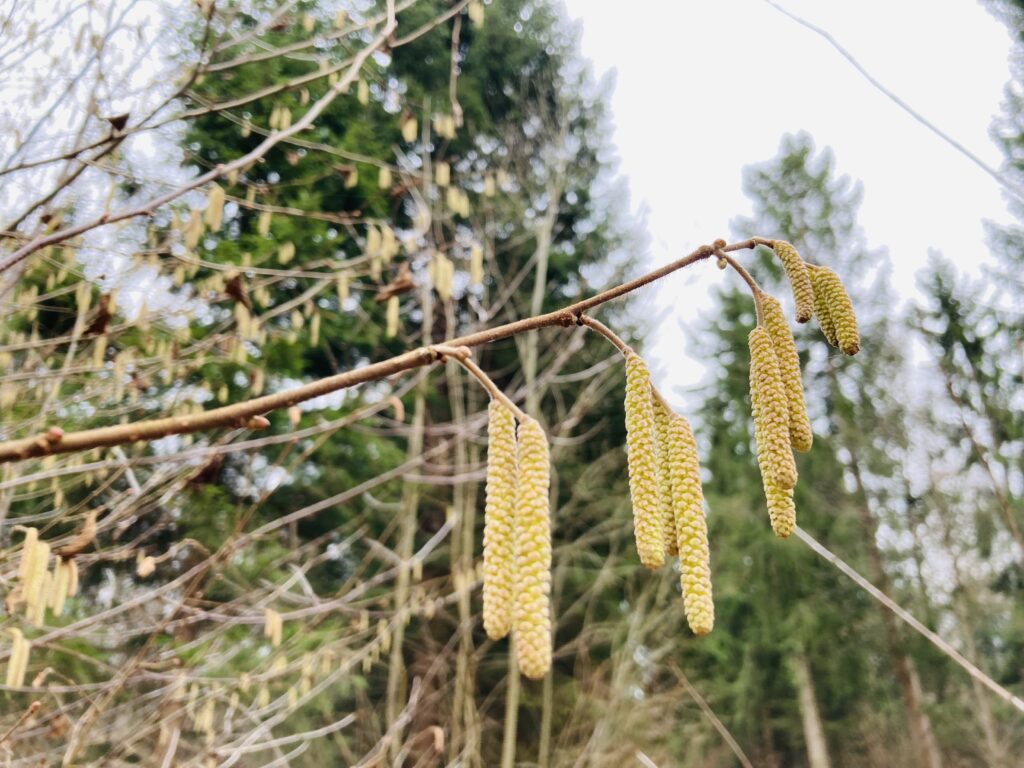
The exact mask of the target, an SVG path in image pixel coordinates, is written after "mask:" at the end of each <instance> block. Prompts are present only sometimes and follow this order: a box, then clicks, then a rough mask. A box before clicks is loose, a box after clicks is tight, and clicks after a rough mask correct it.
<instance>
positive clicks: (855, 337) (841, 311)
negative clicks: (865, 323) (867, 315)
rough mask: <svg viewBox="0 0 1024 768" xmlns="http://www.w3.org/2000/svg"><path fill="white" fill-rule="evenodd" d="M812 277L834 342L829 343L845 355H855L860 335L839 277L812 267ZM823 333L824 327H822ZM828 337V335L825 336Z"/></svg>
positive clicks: (826, 269) (825, 270)
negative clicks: (831, 329) (827, 315)
mask: <svg viewBox="0 0 1024 768" xmlns="http://www.w3.org/2000/svg"><path fill="white" fill-rule="evenodd" d="M812 275H813V279H814V287H815V290H816V291H818V292H820V293H821V295H822V298H823V300H824V303H825V306H827V307H828V314H829V317H830V321H831V325H832V328H833V334H834V337H835V340H834V341H833V340H832V339H831V338H830V339H829V343H830V344H832V345H834V346H836V347H839V349H841V350H842V352H843V354H845V355H856V354H857V353H858V352H859V351H860V333H859V332H858V330H857V315H856V314H855V313H854V311H853V302H851V301H850V295H849V294H848V293H847V292H846V288H845V287H844V286H843V281H842V280H840V279H839V275H837V274H836V273H835V272H833V271H832V270H831V269H829V268H828V267H813V268H812ZM822 330H823V331H824V330H825V328H824V326H823V327H822ZM825 335H826V337H828V335H829V334H828V333H826V334H825Z"/></svg>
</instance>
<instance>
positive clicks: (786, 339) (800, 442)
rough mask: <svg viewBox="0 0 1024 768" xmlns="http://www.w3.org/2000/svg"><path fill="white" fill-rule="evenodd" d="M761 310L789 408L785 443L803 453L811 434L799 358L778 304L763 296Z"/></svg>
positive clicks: (780, 306)
mask: <svg viewBox="0 0 1024 768" xmlns="http://www.w3.org/2000/svg"><path fill="white" fill-rule="evenodd" d="M761 307H762V309H763V310H764V325H765V328H767V329H768V333H769V335H770V336H771V337H772V346H773V347H774V348H775V357H776V359H777V360H778V362H779V374H780V375H781V376H782V385H783V387H784V388H785V390H786V403H787V404H788V406H789V441H790V444H791V445H792V446H793V450H795V451H800V452H801V453H806V452H807V451H809V450H811V443H812V442H813V440H814V435H813V433H812V432H811V420H810V419H809V418H808V416H807V406H806V404H805V403H804V385H803V380H802V379H801V376H800V355H799V354H797V351H796V342H795V341H794V340H793V332H792V331H791V330H790V329H789V323H787V322H786V316H785V315H784V314H783V312H782V305H781V304H779V302H778V301H777V300H776V299H775V297H774V296H768V295H763V296H762V301H761Z"/></svg>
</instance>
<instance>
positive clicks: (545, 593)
mask: <svg viewBox="0 0 1024 768" xmlns="http://www.w3.org/2000/svg"><path fill="white" fill-rule="evenodd" d="M518 458H519V473H518V478H519V483H518V487H519V490H518V493H517V496H516V513H515V534H514V536H515V539H514V540H515V585H516V587H515V615H514V619H513V621H514V629H515V646H516V660H517V661H518V662H519V669H520V670H521V671H522V673H523V674H524V675H526V676H527V677H529V678H531V679H534V680H537V679H539V678H541V677H544V675H545V674H547V671H548V670H549V669H550V668H551V604H550V603H551V510H550V508H549V499H548V492H549V486H550V483H551V468H550V466H549V458H548V439H547V436H546V435H545V434H544V429H543V428H542V427H541V425H540V424H539V423H538V422H537V420H536V419H533V418H530V417H527V418H526V419H524V420H523V421H522V422H521V423H520V424H519V443H518Z"/></svg>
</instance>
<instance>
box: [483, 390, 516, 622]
mask: <svg viewBox="0 0 1024 768" xmlns="http://www.w3.org/2000/svg"><path fill="white" fill-rule="evenodd" d="M488 417H489V420H488V423H487V484H486V499H487V500H486V502H485V506H484V587H483V593H484V629H485V630H486V632H487V636H488V637H489V638H491V639H492V640H500V639H501V638H503V637H504V636H505V635H507V634H508V633H509V630H510V629H511V628H512V607H513V605H512V601H513V596H514V590H515V583H514V580H515V570H514V567H515V563H514V560H513V557H514V553H513V549H512V546H513V540H512V535H513V526H514V518H515V510H516V421H515V417H514V416H513V415H512V412H511V411H510V410H509V409H508V408H507V407H506V406H504V405H503V404H502V403H500V402H499V401H498V400H491V404H490V406H489V407H488Z"/></svg>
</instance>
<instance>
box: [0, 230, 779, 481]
mask: <svg viewBox="0 0 1024 768" xmlns="http://www.w3.org/2000/svg"><path fill="white" fill-rule="evenodd" d="M770 242H771V241H770V240H767V239H765V238H759V237H755V238H750V239H748V240H742V241H740V242H737V243H731V244H728V245H725V246H724V247H722V248H720V249H719V250H720V251H721V252H722V253H726V252H732V251H738V250H747V249H751V248H753V247H754V246H756V245H763V244H766V243H770ZM713 255H716V249H715V248H714V247H713V246H710V245H702V246H700V247H699V248H697V249H696V250H695V251H693V252H692V253H690V254H688V255H686V256H684V257H683V258H681V259H677V260H676V261H673V262H671V263H669V264H666V265H665V266H663V267H660V268H659V269H656V270H654V271H653V272H648V273H647V274H646V275H642V276H640V277H637V278H635V279H633V280H630V281H628V282H625V283H622V284H621V285H617V286H615V287H614V288H609V289H608V290H606V291H602V292H601V293H598V294H596V295H594V296H591V297H590V298H588V299H584V300H582V301H578V302H576V303H575V304H570V305H569V306H567V307H564V308H563V309H558V310H555V311H553V312H548V313H545V314H542V315H537V316H534V317H528V318H524V319H522V320H516V321H515V322H511V323H505V324H503V325H498V326H495V327H493V328H487V329H484V330H481V331H477V332H475V333H471V334H468V335H466V336H460V337H457V338H454V339H449V340H447V341H445V342H444V343H443V346H446V347H451V348H455V347H477V346H480V345H482V344H489V343H491V342H494V341H499V340H501V339H507V338H510V337H512V336H515V335H517V334H520V333H525V332H527V331H533V330H538V329H540V328H550V327H554V326H560V327H563V328H567V327H570V326H573V325H576V324H577V322H579V321H580V319H581V318H582V317H583V316H584V313H585V312H586V311H587V310H590V309H593V308H594V307H598V306H600V305H602V304H605V303H607V302H609V301H611V300H613V299H617V298H619V297H620V296H625V295H626V294H628V293H631V292H633V291H635V290H637V289H638V288H642V287H644V286H646V285H649V284H650V283H653V282H655V281H657V280H660V279H661V278H663V277H665V276H667V275H670V274H672V273H673V272H676V271H678V270H680V269H683V268H685V267H688V266H690V265H691V264H694V263H696V262H698V261H703V260H705V259H708V258H710V257H711V256H713ZM593 323H594V325H591V327H593V328H594V329H595V330H597V325H600V324H599V323H597V321H593ZM601 327H604V326H601ZM606 330H607V329H606ZM599 332H600V331H599ZM607 332H608V333H609V334H611V337H614V338H618V337H615V335H614V334H613V333H612V332H611V331H607ZM611 337H609V338H611ZM619 342H620V343H623V342H621V340H619ZM436 346H437V345H435V348H434V349H432V348H431V347H419V348H417V349H413V350H410V351H408V352H404V353H403V354H400V355H398V356H396V357H392V358H389V359H387V360H382V361H380V362H377V363H371V364H370V365H366V366H363V367H362V368H357V369H355V370H352V371H345V372H344V373H339V374H335V375H334V376H328V377H326V378H323V379H318V380H316V381H311V382H309V383H308V384H303V385H301V386H298V387H295V388H293V389H289V390H285V391H283V392H275V393H273V394H270V395H263V396H261V397H256V398H253V399H251V400H244V401H242V402H239V403H233V404H232V405H227V406H224V407H221V408H213V409H211V410H208V411H204V412H202V413H199V414H190V415H187V416H171V417H167V418H163V419H154V420H150V421H139V422H135V423H133V424H118V425H115V426H109V427H100V428H97V429H87V430H82V431H79V432H64V431H63V430H62V429H61V428H60V427H56V426H54V427H50V428H49V429H48V430H47V431H45V432H43V433H42V434H39V435H35V436H33V437H26V438H20V439H17V440H9V441H7V442H4V443H0V464H2V463H7V462H11V461H18V460H21V459H29V458H34V457H38V456H49V455H52V454H58V453H73V452H76V451H86V450H90V449H92V448H101V447H106V446H113V445H123V444H125V443H135V442H140V441H149V440H155V439H157V438H161V437H166V436H167V435H181V434H190V433H194V432H204V431H208V430H211V429H218V428H222V427H236V428H238V427H241V428H248V429H254V428H261V427H266V426H269V422H268V421H267V419H266V418H264V414H267V413H270V412H271V411H276V410H281V409H283V408H288V407H290V406H292V405H296V404H298V403H302V402H305V401H306V400H312V399H313V398H315V397H319V396H321V395H326V394H330V393H332V392H337V391H339V390H342V389H348V388H350V387H354V386H356V385H359V384H365V383H367V382H370V381H378V380H380V379H385V378H388V377H390V376H395V375H396V374H400V373H405V372H406V371H410V370H413V369H414V368H420V367H423V366H427V365H431V364H433V363H435V362H437V361H438V353H437V351H435V350H436Z"/></svg>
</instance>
